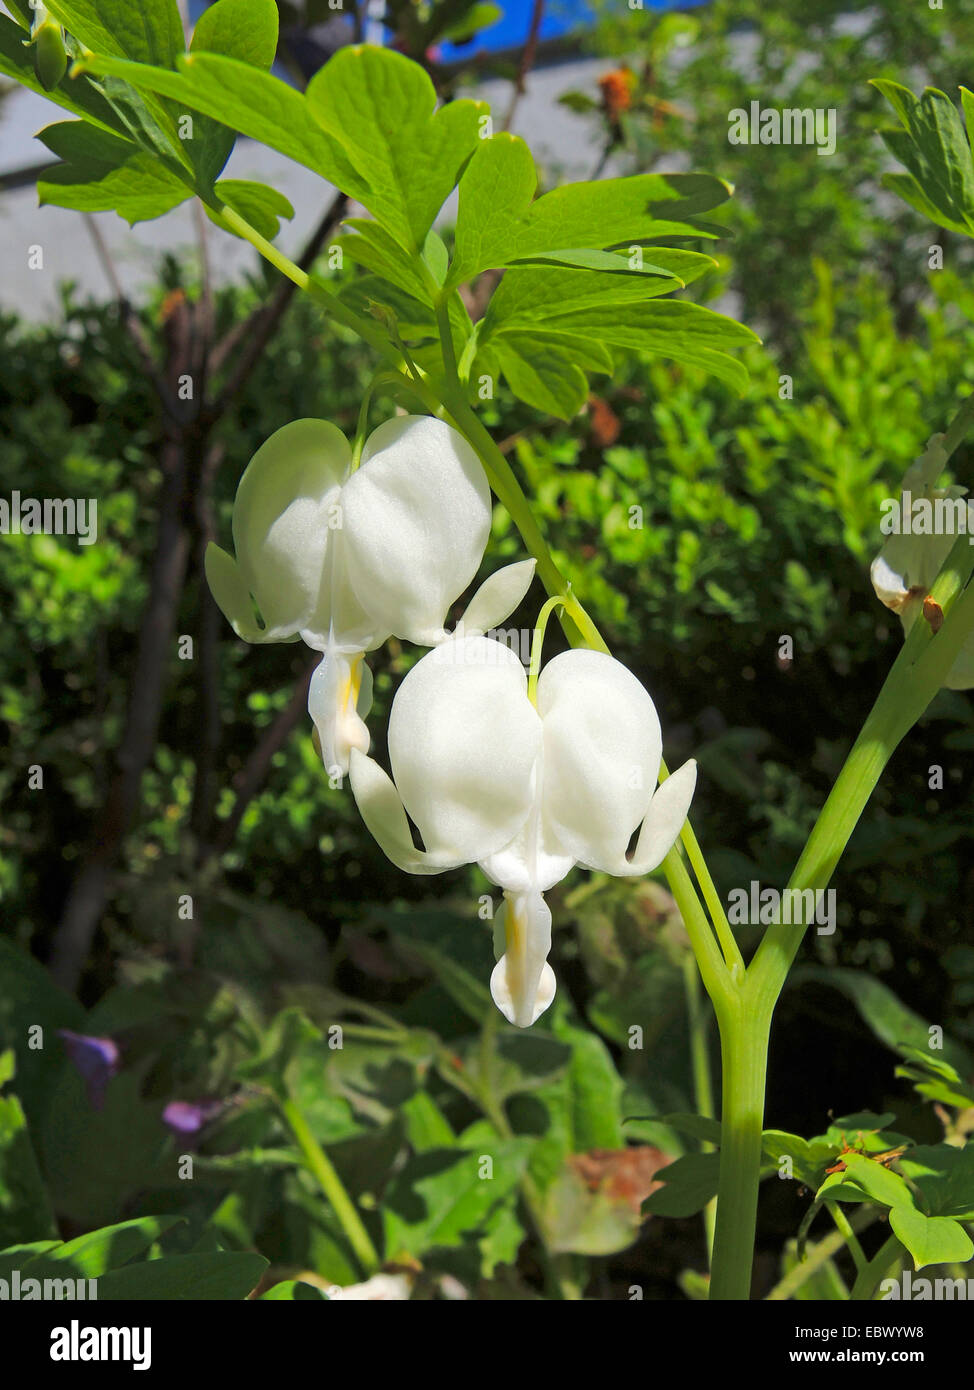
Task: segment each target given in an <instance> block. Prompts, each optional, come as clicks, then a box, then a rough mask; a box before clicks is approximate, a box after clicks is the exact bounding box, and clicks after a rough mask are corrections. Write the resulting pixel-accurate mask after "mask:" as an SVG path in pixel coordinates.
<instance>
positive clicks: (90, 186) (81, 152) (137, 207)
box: [37, 121, 192, 226]
mask: <svg viewBox="0 0 974 1390" xmlns="http://www.w3.org/2000/svg"><path fill="white" fill-rule="evenodd" d="M38 138H39V139H40V140H41V141H42V142H43V143H44V144H45V145H46V146H47V147H48V149H49V150H51V151H52V152H53V153H54V154H56V155H58V156H59V157H60V158H61V160H62V161H63V162H62V163H61V164H57V165H55V166H54V167H53V168H52V169H49V170H48V171H47V172H46V173H45V174H44V176H43V178H41V179H39V180H38V183H37V196H38V201H39V202H40V203H41V204H45V203H54V204H56V205H57V206H58V207H65V208H74V209H75V210H77V211H80V212H117V213H118V214H119V216H120V217H124V218H125V220H126V221H127V222H128V223H129V225H130V226H131V225H134V224H135V223H136V222H145V221H148V220H150V219H151V218H153V217H160V216H161V215H162V214H163V213H164V212H169V211H170V210H171V209H172V208H174V207H177V206H178V205H179V204H180V203H182V202H185V200H186V199H187V198H189V197H191V195H192V190H191V188H189V187H188V185H187V184H186V182H185V181H184V180H183V179H181V178H179V177H177V175H176V174H174V173H172V172H171V171H170V170H169V169H168V168H167V167H166V166H165V165H164V164H161V163H160V162H159V160H157V159H155V158H154V157H153V156H152V155H150V154H147V153H146V152H144V151H142V150H139V149H137V147H136V146H135V145H134V144H132V142H131V141H129V140H124V139H121V138H120V137H119V136H116V135H110V134H109V133H108V132H107V131H104V130H100V129H99V128H98V127H96V126H92V125H88V124H86V123H85V122H84V121H62V122H59V123H58V124H56V125H52V126H47V127H46V129H44V130H42V131H41V133H40V136H39V137H38Z"/></svg>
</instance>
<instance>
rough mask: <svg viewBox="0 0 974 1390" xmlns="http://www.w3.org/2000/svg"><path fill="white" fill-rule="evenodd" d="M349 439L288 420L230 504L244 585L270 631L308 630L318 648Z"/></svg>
mask: <svg viewBox="0 0 974 1390" xmlns="http://www.w3.org/2000/svg"><path fill="white" fill-rule="evenodd" d="M350 465H351V449H350V448H349V444H348V440H347V439H346V438H345V436H344V435H343V434H342V432H341V430H339V429H338V428H337V427H336V426H335V425H332V424H330V423H329V422H328V421H327V420H294V421H292V423H291V424H289V425H285V426H284V427H283V428H282V429H279V430H277V431H276V432H275V433H274V434H272V435H271V437H270V439H268V440H267V441H266V443H264V444H262V445H261V447H260V448H259V449H258V450H257V452H256V454H255V455H254V457H253V458H252V459H251V460H250V463H249V464H248V465H247V468H246V469H245V471H244V475H243V477H242V478H241V479H240V486H239V487H238V488H237V497H236V501H235V503H234V507H233V544H234V549H235V551H236V556H237V565H238V567H239V571H240V575H241V577H242V580H243V583H244V584H245V585H246V586H247V588H248V589H249V590H250V592H251V593H252V594H253V595H254V597H255V598H256V600H257V604H258V607H259V608H260V611H261V614H262V615H263V618H264V621H265V623H266V624H267V629H268V636H267V637H265V639H264V640H272V639H271V638H270V636H269V634H270V633H272V632H273V633H277V634H280V635H281V636H284V635H290V634H293V633H295V632H303V631H309V632H312V633H314V634H316V635H317V636H318V637H319V638H320V642H319V643H315V645H320V646H321V647H324V644H325V641H326V640H327V636H328V627H329V574H328V564H327V563H326V561H327V552H328V549H329V545H330V544H331V541H332V538H333V536H334V534H335V532H336V528H337V525H340V520H341V512H340V494H341V488H342V483H343V482H344V479H345V477H346V475H347V473H348V470H349V467H350Z"/></svg>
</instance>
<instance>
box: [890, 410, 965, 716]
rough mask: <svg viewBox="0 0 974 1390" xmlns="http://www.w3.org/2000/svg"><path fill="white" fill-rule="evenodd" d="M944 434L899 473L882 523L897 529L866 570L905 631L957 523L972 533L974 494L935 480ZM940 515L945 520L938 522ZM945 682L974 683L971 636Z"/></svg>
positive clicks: (959, 686) (952, 685) (958, 529)
mask: <svg viewBox="0 0 974 1390" xmlns="http://www.w3.org/2000/svg"><path fill="white" fill-rule="evenodd" d="M943 438H944V437H943V435H942V434H935V435H934V436H933V437H932V438H931V439H930V441H929V442H928V444H927V447H926V450H925V451H924V453H923V455H922V456H921V457H920V458H919V459H917V461H916V462H915V463H913V464H911V465H910V467H909V468H908V469H907V471H906V473H905V474H904V475H903V483H902V488H901V496H900V498H899V499H897V504H896V507H895V509H890V512H889V515H888V518H884V523H883V524H884V526H886V525H887V522H888V524H889V525H891V526H894V527H895V528H896V530H895V531H894V532H893V534H891V535H890V538H889V540H888V541H887V542H886V543H885V545H884V546H883V548H882V550H881V551H880V552H879V554H878V555H877V556H876V558H875V560H874V561H873V562H872V565H871V566H870V570H869V577H870V579H871V580H872V585H873V588H874V590H875V591H876V597H877V598H878V599H879V600H880V602H881V603H884V604H885V605H886V607H887V608H890V609H892V611H893V612H894V613H896V614H897V616H898V617H899V619H900V622H901V623H902V624H903V631H904V634H906V633H908V632H909V631H910V629H911V628H912V627H913V624H914V623H915V622H916V620H917V618H919V616H920V614H921V613H922V612H923V600H924V599H925V598H926V596H927V594H928V593H929V592H930V587H931V585H932V584H933V582H934V580H935V579H936V577H937V575H938V574H939V572H940V569H941V566H942V565H943V563H944V561H945V560H946V558H947V556H948V555H949V554H950V551H951V548H952V546H953V544H954V541H955V540H956V539H957V535H958V534H959V533H960V534H963V531H962V526H961V524H960V523H963V524H964V525H966V530H967V533H968V534H969V535H972V536H974V499H970V500H968V501H967V502H966V503H965V502H964V501H963V500H962V499H963V498H965V497H966V494H967V489H966V488H963V487H956V486H955V487H948V488H938V487H935V486H934V484H935V483H936V481H937V478H938V477H939V476H940V474H941V473H942V472H943V470H944V468H945V466H946V463H947V455H946V453H945V451H944V448H943ZM958 503H959V504H960V505H959V507H958ZM958 511H960V512H961V513H962V515H961V516H958ZM938 516H939V522H938ZM945 520H947V521H949V522H950V524H949V526H945V525H944V524H943V522H944V521H945ZM904 523H905V524H904ZM944 684H945V685H946V686H947V688H948V689H950V690H968V689H970V688H971V687H972V686H974V638H971V639H969V640H968V643H967V645H966V646H965V647H962V648H961V651H960V653H959V654H958V656H957V660H956V661H955V662H954V665H953V666H952V667H951V669H950V672H949V674H948V676H947V679H946V680H945V681H944Z"/></svg>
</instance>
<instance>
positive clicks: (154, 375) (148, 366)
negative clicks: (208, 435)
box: [82, 212, 182, 420]
mask: <svg viewBox="0 0 974 1390" xmlns="http://www.w3.org/2000/svg"><path fill="white" fill-rule="evenodd" d="M82 215H83V217H84V220H85V222H86V224H87V227H88V231H89V232H90V233H91V239H92V241H93V243H94V246H95V254H96V255H97V257H98V260H99V262H100V263H101V267H102V269H103V270H104V272H105V276H106V278H107V280H108V283H109V285H110V286H111V289H112V293H113V294H114V296H115V299H116V301H117V302H118V312H119V316H120V318H121V322H122V327H123V328H124V329H125V331H126V333H127V334H128V335H129V337H130V338H131V340H132V343H133V346H134V347H135V350H136V352H137V353H138V356H139V363H140V365H141V367H142V370H143V372H144V373H145V375H146V376H147V377H148V379H149V381H151V382H152V385H153V387H154V389H155V392H156V395H157V396H158V397H159V400H160V402H161V404H162V408H163V410H165V412H166V414H167V415H168V416H169V418H170V419H171V420H178V419H179V418H180V416H181V414H182V412H181V410H180V403H179V400H178V399H177V397H176V395H175V394H174V392H173V391H172V389H171V388H170V386H169V383H168V382H167V381H166V378H165V376H164V375H163V372H162V371H161V369H160V367H159V364H158V363H157V362H156V359H155V357H154V356H153V352H152V348H151V347H150V346H149V342H148V339H147V338H146V336H145V334H144V332H143V331H142V324H141V322H140V321H139V316H138V314H137V313H136V312H135V310H134V309H133V308H132V305H131V303H130V302H129V299H128V297H127V296H126V293H125V291H124V289H123V288H122V283H121V281H120V280H119V278H118V274H117V272H116V270H115V265H114V262H113V261H112V258H111V255H110V254H109V251H108V247H107V246H106V245H105V238H104V237H103V236H102V234H101V228H100V227H99V226H98V224H97V223H96V221H95V219H94V218H93V217H92V215H91V213H88V212H86V213H84V214H82Z"/></svg>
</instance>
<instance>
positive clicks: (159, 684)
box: [50, 438, 190, 990]
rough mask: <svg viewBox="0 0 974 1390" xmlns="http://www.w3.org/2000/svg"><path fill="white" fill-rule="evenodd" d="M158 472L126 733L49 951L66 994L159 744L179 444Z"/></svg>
mask: <svg viewBox="0 0 974 1390" xmlns="http://www.w3.org/2000/svg"><path fill="white" fill-rule="evenodd" d="M161 465H162V472H163V485H162V497H161V502H160V515H159V535H158V541H157V544H156V553H155V559H154V561H153V565H152V578H151V584H150V592H149V602H148V605H147V607H146V609H145V612H144V613H143V615H142V626H141V629H140V632H139V642H138V651H137V654H136V660H135V671H134V673H133V676H132V683H131V687H130V696H129V705H128V711H127V714H126V719H125V731H124V734H123V737H122V742H121V745H120V747H119V748H118V750H117V753H116V755H115V760H114V763H115V766H114V771H113V774H112V778H111V783H110V785H109V789H108V796H107V798H106V800H105V805H104V807H103V809H102V812H101V815H100V816H99V819H98V822H97V824H96V826H95V831H94V834H93V836H92V841H91V846H90V848H89V852H88V855H87V858H86V862H85V866H84V868H83V869H82V870H81V872H80V873H79V875H78V877H77V878H76V879H75V881H74V883H73V884H72V886H71V889H70V891H69V893H68V897H67V901H66V903H65V906H64V911H63V913H62V916H61V920H60V922H59V923H58V926H57V930H56V931H55V934H54V944H53V948H52V951H51V958H50V966H51V973H52V974H53V976H54V978H55V980H57V982H58V983H59V984H60V985H62V986H63V987H64V988H65V989H69V990H74V989H76V988H77V985H78V981H79V979H80V977H81V972H82V970H83V968H84V964H85V960H86V959H87V956H88V952H89V951H90V949H91V943H92V941H93V939H94V935H95V930H96V928H97V926H98V922H99V919H100V917H101V915H102V912H103V910H104V906H105V901H106V898H107V896H108V891H109V882H110V876H111V872H112V869H113V867H114V863H115V860H116V858H117V856H118V852H119V850H120V848H121V844H122V841H123V839H124V837H125V834H126V832H127V831H128V828H129V824H130V823H131V820H132V817H133V815H134V814H135V810H136V807H137V806H138V801H139V791H140V788H141V783H142V773H143V770H144V768H145V766H146V764H147V763H148V761H149V759H150V758H151V756H152V751H153V749H154V748H155V746H156V741H157V738H158V732H159V716H160V712H161V709H162V695H163V690H164V688H165V673H166V666H167V663H168V661H169V659H170V657H171V655H172V643H173V635H174V632H175V623H176V613H177V610H178V607H179V600H180V598H181V596H182V592H183V584H184V581H185V577H186V566H187V563H188V560H189V553H190V533H189V531H188V529H187V527H186V526H185V524H184V520H183V491H184V486H185V481H186V472H187V459H186V446H185V443H184V441H183V440H182V439H179V438H168V439H166V440H165V441H164V443H163V446H162V457H161Z"/></svg>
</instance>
